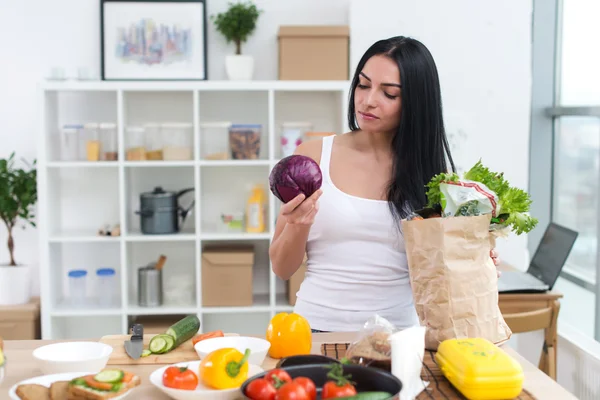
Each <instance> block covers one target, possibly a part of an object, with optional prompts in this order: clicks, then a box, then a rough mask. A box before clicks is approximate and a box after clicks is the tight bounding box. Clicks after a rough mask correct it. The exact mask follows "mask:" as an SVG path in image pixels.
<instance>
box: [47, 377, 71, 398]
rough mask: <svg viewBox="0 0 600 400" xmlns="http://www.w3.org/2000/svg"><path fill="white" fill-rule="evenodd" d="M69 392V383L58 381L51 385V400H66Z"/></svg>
mask: <svg viewBox="0 0 600 400" xmlns="http://www.w3.org/2000/svg"><path fill="white" fill-rule="evenodd" d="M68 391H69V381H58V382H54V383H53V384H52V385H50V400H65V399H66V398H67V392H68Z"/></svg>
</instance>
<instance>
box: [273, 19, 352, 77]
mask: <svg viewBox="0 0 600 400" xmlns="http://www.w3.org/2000/svg"><path fill="white" fill-rule="evenodd" d="M349 38H350V28H349V27H348V26H329V25H313V26H301V25H297V26H296V25H288V26H281V27H279V35H278V39H279V79H280V80H348V79H349V75H350V71H349V64H350V62H349V54H350V51H349V47H350V40H349Z"/></svg>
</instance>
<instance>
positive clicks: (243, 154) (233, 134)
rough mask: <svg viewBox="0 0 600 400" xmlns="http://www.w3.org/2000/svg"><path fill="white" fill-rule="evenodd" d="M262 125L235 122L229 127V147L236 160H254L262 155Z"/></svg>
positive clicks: (232, 156)
mask: <svg viewBox="0 0 600 400" xmlns="http://www.w3.org/2000/svg"><path fill="white" fill-rule="evenodd" d="M261 131H262V125H242V124H234V125H231V128H229V147H230V149H231V158H233V159H234V160H253V159H257V158H259V156H260V135H261Z"/></svg>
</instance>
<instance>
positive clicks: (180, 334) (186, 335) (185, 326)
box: [166, 315, 200, 347]
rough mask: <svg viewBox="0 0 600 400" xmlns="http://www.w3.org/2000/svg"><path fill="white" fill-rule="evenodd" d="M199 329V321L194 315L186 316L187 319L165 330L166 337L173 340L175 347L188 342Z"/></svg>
mask: <svg viewBox="0 0 600 400" xmlns="http://www.w3.org/2000/svg"><path fill="white" fill-rule="evenodd" d="M199 329H200V320H199V319H198V317H197V316H196V315H188V316H187V317H185V318H183V319H181V320H179V321H177V322H176V323H174V324H173V325H171V326H170V327H169V329H167V332H166V333H167V335H170V336H172V337H173V339H175V346H174V347H177V346H179V345H181V343H183V342H185V341H187V340H190V339H191V338H192V337H194V335H195V334H196V333H198V330H199Z"/></svg>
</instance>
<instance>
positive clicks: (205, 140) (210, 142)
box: [200, 122, 231, 160]
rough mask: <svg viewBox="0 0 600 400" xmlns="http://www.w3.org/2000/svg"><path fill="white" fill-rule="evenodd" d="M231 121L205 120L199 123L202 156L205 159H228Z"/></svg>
mask: <svg viewBox="0 0 600 400" xmlns="http://www.w3.org/2000/svg"><path fill="white" fill-rule="evenodd" d="M230 128H231V122H205V123H202V124H200V137H201V138H202V145H201V148H202V158H203V159H205V160H228V159H230V158H231V157H230V155H231V152H230V151H229V129H230Z"/></svg>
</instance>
